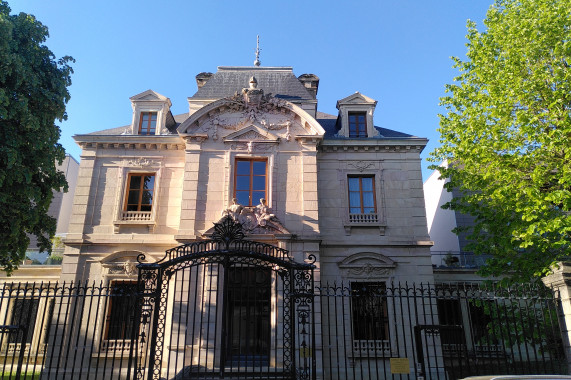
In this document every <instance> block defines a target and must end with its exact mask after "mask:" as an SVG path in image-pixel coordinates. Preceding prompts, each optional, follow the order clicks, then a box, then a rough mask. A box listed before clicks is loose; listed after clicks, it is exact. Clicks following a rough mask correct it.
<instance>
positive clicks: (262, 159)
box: [232, 157, 269, 207]
mask: <svg viewBox="0 0 571 380" xmlns="http://www.w3.org/2000/svg"><path fill="white" fill-rule="evenodd" d="M240 161H242V162H250V174H249V175H248V177H249V178H250V180H249V185H248V186H249V189H248V199H249V200H250V203H251V204H242V206H245V207H254V206H256V205H257V204H258V202H259V199H253V193H254V192H261V191H259V190H254V189H253V181H254V177H255V176H258V177H261V175H255V174H253V173H254V162H264V163H265V164H266V170H265V173H264V191H263V193H264V196H263V197H262V198H264V199H266V201H268V203H269V200H268V195H269V191H268V185H269V178H268V177H269V160H268V158H267V157H235V158H234V168H233V169H234V180H233V189H232V198H238V197H237V195H236V193H237V192H238V191H245V190H238V189H237V187H238V186H237V185H238V177H239V176H244V175H242V174H238V162H240Z"/></svg>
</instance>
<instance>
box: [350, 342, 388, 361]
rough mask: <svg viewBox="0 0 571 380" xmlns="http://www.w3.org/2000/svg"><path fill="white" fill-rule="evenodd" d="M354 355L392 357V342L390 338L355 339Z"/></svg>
mask: <svg viewBox="0 0 571 380" xmlns="http://www.w3.org/2000/svg"><path fill="white" fill-rule="evenodd" d="M353 355H355V356H357V357H383V356H384V357H390V356H391V342H389V341H388V340H379V339H372V340H353Z"/></svg>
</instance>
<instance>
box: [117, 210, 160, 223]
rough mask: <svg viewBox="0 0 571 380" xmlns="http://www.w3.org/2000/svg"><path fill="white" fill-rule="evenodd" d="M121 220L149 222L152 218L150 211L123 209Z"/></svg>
mask: <svg viewBox="0 0 571 380" xmlns="http://www.w3.org/2000/svg"><path fill="white" fill-rule="evenodd" d="M121 220H122V221H126V222H148V221H150V220H152V215H151V212H150V211H123V212H122V213H121Z"/></svg>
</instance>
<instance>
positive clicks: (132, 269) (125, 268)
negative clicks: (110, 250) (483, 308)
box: [108, 261, 137, 276]
mask: <svg viewBox="0 0 571 380" xmlns="http://www.w3.org/2000/svg"><path fill="white" fill-rule="evenodd" d="M108 273H109V274H126V275H128V276H133V275H135V274H137V263H135V262H133V261H126V262H124V263H113V264H110V265H109V268H108Z"/></svg>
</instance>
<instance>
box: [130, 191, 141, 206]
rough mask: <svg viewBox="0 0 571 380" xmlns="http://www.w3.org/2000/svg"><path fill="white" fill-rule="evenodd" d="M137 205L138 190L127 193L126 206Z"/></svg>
mask: <svg viewBox="0 0 571 380" xmlns="http://www.w3.org/2000/svg"><path fill="white" fill-rule="evenodd" d="M138 203H139V190H135V191H129V198H128V199H127V204H130V205H133V204H134V205H136V204H138Z"/></svg>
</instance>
